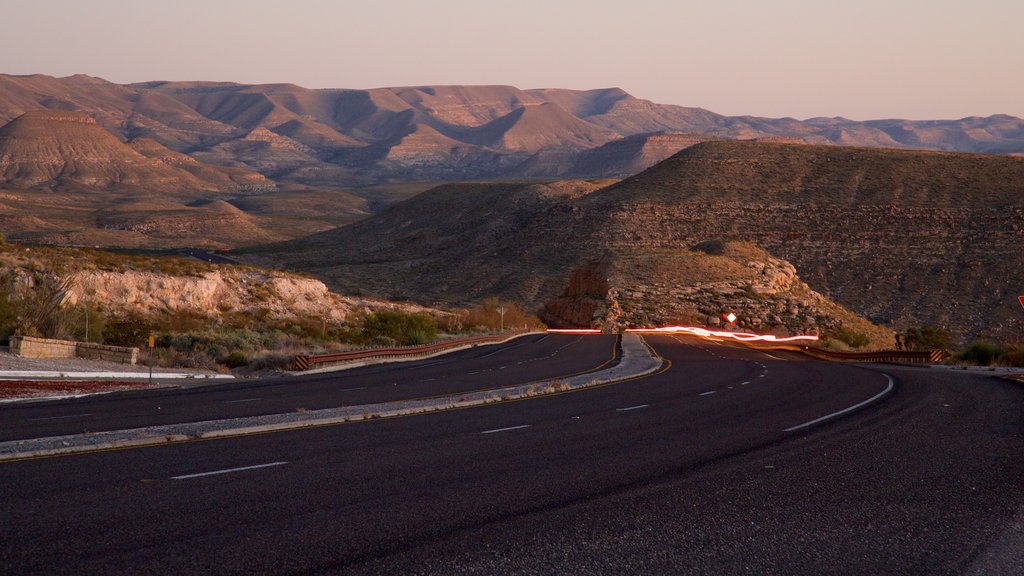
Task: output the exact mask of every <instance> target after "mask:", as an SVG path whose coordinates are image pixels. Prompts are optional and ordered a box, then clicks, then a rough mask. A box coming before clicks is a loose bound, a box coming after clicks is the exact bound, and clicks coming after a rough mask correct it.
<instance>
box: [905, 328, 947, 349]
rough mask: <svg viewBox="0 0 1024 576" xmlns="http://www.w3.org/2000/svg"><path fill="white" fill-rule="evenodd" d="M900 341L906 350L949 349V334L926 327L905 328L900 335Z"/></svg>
mask: <svg viewBox="0 0 1024 576" xmlns="http://www.w3.org/2000/svg"><path fill="white" fill-rule="evenodd" d="M902 340H903V346H904V348H906V349H907V350H945V349H946V348H948V347H949V332H947V331H946V330H945V329H943V328H936V327H933V326H927V325H925V326H922V327H920V328H907V331H906V332H904V333H903V334H902Z"/></svg>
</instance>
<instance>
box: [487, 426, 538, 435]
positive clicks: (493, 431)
mask: <svg viewBox="0 0 1024 576" xmlns="http://www.w3.org/2000/svg"><path fill="white" fill-rule="evenodd" d="M529 427H530V424H523V425H522V426H510V427H508V428H498V429H497V430H484V431H483V432H481V434H494V433H495V432H508V431H509V430H520V429H522V428H529Z"/></svg>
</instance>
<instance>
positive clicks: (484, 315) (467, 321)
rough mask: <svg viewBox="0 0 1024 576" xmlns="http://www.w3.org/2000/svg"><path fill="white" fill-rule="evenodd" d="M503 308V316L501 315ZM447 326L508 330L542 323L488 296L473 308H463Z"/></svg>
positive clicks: (509, 303)
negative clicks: (456, 318) (456, 317)
mask: <svg viewBox="0 0 1024 576" xmlns="http://www.w3.org/2000/svg"><path fill="white" fill-rule="evenodd" d="M502 310H504V312H505V313H504V317H503V316H502ZM448 324H449V326H451V327H453V328H454V327H458V328H460V329H465V330H500V329H502V328H504V329H506V330H509V329H513V328H522V327H523V326H527V327H532V328H538V327H542V326H543V325H544V324H543V323H542V322H541V321H540V319H539V318H537V317H536V316H534V315H532V314H527V313H526V312H523V311H522V310H520V309H519V307H518V306H516V305H515V304H513V303H511V302H502V301H500V300H498V299H497V298H488V299H486V300H484V301H483V302H481V303H480V305H479V306H477V307H475V308H470V309H468V310H463V311H461V312H460V313H459V314H458V320H454V319H452V320H449V322H448Z"/></svg>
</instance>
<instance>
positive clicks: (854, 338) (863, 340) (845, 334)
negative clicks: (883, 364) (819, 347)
mask: <svg viewBox="0 0 1024 576" xmlns="http://www.w3.org/2000/svg"><path fill="white" fill-rule="evenodd" d="M828 340H836V341H839V342H842V343H843V344H844V345H846V346H847V347H849V348H852V349H857V348H863V347H865V346H867V345H868V343H870V342H871V340H870V339H869V338H868V337H867V335H866V334H862V333H860V332H856V331H854V330H850V329H849V328H846V327H841V328H839V329H838V330H836V331H835V332H833V333H831V334H830V335H829V337H828Z"/></svg>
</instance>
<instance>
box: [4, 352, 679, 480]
mask: <svg viewBox="0 0 1024 576" xmlns="http://www.w3.org/2000/svg"><path fill="white" fill-rule="evenodd" d="M662 364H663V361H662V359H661V358H659V357H657V356H655V355H653V354H652V352H651V350H650V349H649V348H648V347H647V345H646V344H645V343H644V341H643V340H642V339H641V338H640V336H639V335H637V334H624V335H623V336H622V357H621V359H620V361H619V362H618V363H617V364H616V365H614V366H612V367H610V368H605V369H603V370H600V371H597V372H591V373H589V374H580V375H578V376H570V377H566V378H556V379H551V380H545V381H538V382H530V383H527V384H519V385H514V386H506V387H502V388H497V389H490V390H480V391H475V392H463V393H460V394H450V395H446V396H439V397H435V398H421V399H414V400H401V401H393V402H381V403H377V404H366V405H361V406H342V407H339V408H327V409H323V410H306V411H301V412H299V411H297V412H287V413H283V414H270V415H264V416H250V417H243V418H231V419H225V420H209V421H205V422H190V423H182V424H170V425H163V426H150V427H146V428H134V429H130V430H116V431H109V432H94V433H88V434H72V435H67V436H51V437H47V438H35V439H31V440H12V441H7V442H0V460H17V459H22V458H32V457H41V456H52V455H59V454H72V453H75V452H92V451H96V450H104V449H113V448H124V447H138V446H152V445H157V444H166V443H172V442H183V441H189V440H200V439H208V438H217V437H225V436H240V435H244V434H255V433H262V432H277V431H283V430H296V429H300V428H308V427H313V426H327V425H333V424H342V423H346V422H358V421H362V420H371V419H377V418H389V417H395V416H406V415H411V414H423V413H427V412H437V411H442V410H451V409H456V408H469V407H473V406H482V405H485V404H491V403H495V402H502V401H509V400H519V399H524V398H532V397H537V396H543V395H546V394H557V393H561V392H567V391H572V390H579V389H583V388H588V387H591V386H600V385H605V384H612V383H615V382H621V381H624V380H630V379H633V378H639V377H641V376H646V375H648V374H652V373H654V372H656V371H658V370H659V369H660V368H661V367H662Z"/></svg>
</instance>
